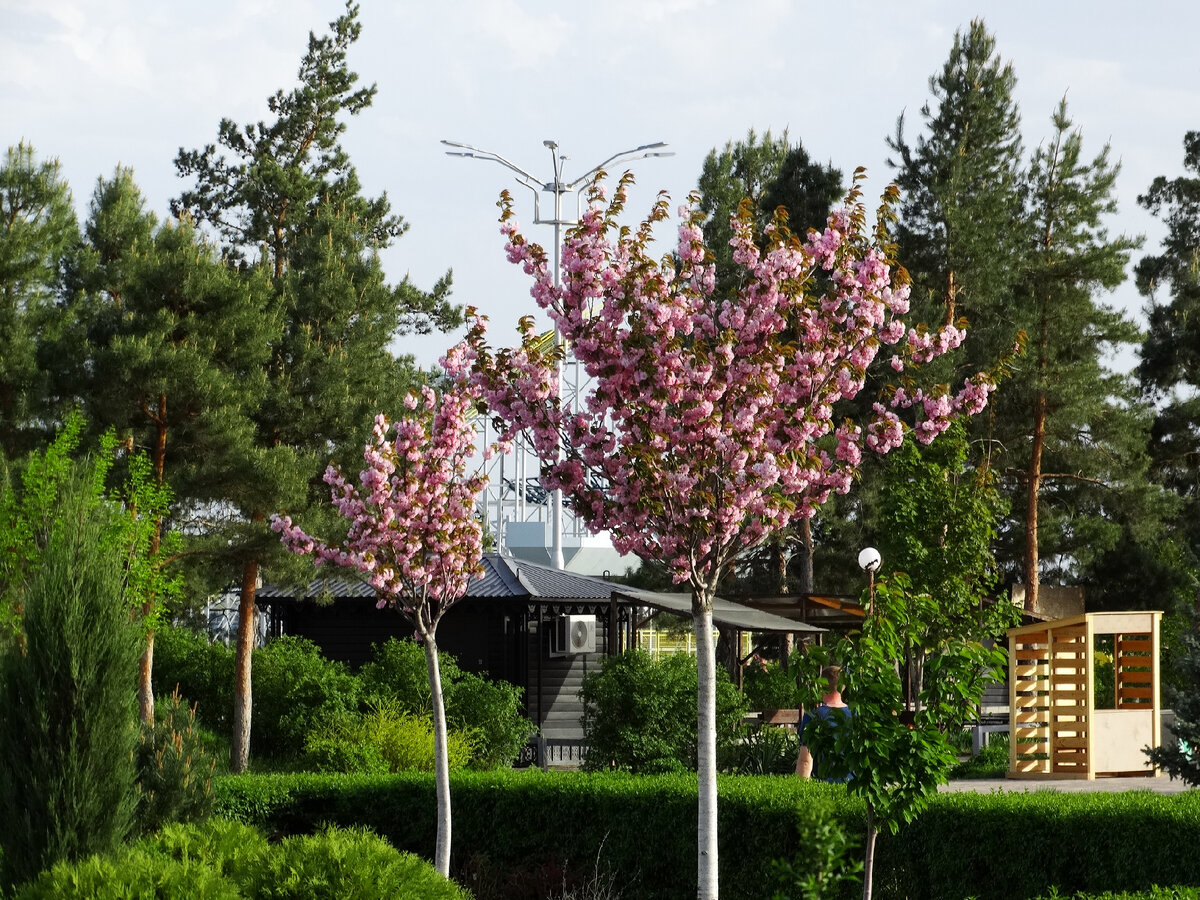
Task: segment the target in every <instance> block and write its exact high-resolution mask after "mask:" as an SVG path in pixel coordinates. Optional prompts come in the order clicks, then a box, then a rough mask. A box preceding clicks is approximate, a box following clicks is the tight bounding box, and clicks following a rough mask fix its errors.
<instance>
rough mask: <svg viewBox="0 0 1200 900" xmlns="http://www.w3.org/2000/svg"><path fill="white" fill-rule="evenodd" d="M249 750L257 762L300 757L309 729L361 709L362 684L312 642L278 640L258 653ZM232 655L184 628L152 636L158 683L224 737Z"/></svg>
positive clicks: (230, 693) (228, 715) (230, 700)
mask: <svg viewBox="0 0 1200 900" xmlns="http://www.w3.org/2000/svg"><path fill="white" fill-rule="evenodd" d="M251 665H252V667H253V671H254V718H253V727H252V731H251V744H252V750H253V752H254V754H255V755H256V756H260V757H265V758H268V759H286V758H289V757H294V756H298V755H299V754H300V753H301V751H302V750H303V747H304V740H305V737H306V735H307V734H308V732H309V731H311V730H312V729H314V728H315V727H317V726H318V725H319V724H321V723H323V722H326V721H328V720H330V719H334V718H336V717H338V716H353V715H356V714H357V713H358V711H359V709H360V705H361V701H362V691H361V686H360V684H359V681H358V679H357V678H356V677H355V676H354V675H353V674H352V673H351V672H350V671H349V670H348V669H347V668H346V666H344V665H343V664H342V663H339V662H332V661H330V660H327V659H325V658H324V657H323V656H322V655H321V652H320V649H319V648H318V647H317V645H316V644H314V643H313V642H312V641H309V640H306V639H304V638H298V637H288V636H285V637H281V638H276V639H275V640H273V641H271V642H270V643H268V644H267V645H266V646H265V647H263V648H261V649H258V650H255V651H254V657H253V660H252V661H251ZM233 669H234V650H233V648H232V647H227V646H225V645H224V644H221V643H214V642H212V641H209V640H208V638H207V637H205V636H204V635H202V634H198V633H196V632H193V631H189V630H188V629H186V628H176V627H165V628H163V629H161V630H160V632H158V633H157V634H156V636H155V657H154V680H155V684H156V685H157V686H158V687H159V688H160V689H161V688H166V689H167V690H173V689H175V688H176V686H178V689H179V693H180V694H182V695H183V697H184V698H185V699H186V700H187V701H188V702H189V703H194V704H195V705H196V718H197V720H198V721H199V722H200V723H201V724H202V725H204V726H206V727H208V728H211V729H213V730H214V731H216V732H218V733H219V734H221V735H228V734H229V733H230V720H231V713H232V710H233V683H234V677H233Z"/></svg>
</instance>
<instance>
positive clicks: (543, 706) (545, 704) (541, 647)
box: [258, 553, 821, 763]
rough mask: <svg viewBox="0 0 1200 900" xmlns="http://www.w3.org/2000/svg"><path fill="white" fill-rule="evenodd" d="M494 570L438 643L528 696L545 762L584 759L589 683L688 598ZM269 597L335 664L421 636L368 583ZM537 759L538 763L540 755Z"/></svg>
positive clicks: (756, 618)
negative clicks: (660, 615)
mask: <svg viewBox="0 0 1200 900" xmlns="http://www.w3.org/2000/svg"><path fill="white" fill-rule="evenodd" d="M483 569H484V574H483V575H482V577H480V578H477V579H475V580H474V581H473V582H472V583H471V586H470V588H469V589H468V591H467V594H466V595H465V596H464V597H463V598H462V599H461V600H459V601H458V602H457V603H455V604H454V605H453V606H452V607H451V608H450V609H449V610H448V611H447V612H446V614H445V616H444V618H443V619H442V622H441V624H440V625H439V626H438V646H439V648H441V649H442V650H444V651H446V652H448V653H451V654H453V655H454V656H455V657H456V658H457V660H458V663H459V665H460V666H461V667H462V668H463V669H465V670H467V671H470V672H475V673H477V674H480V675H486V676H488V677H490V678H493V679H501V680H504V681H508V682H510V683H512V684H515V685H517V686H518V687H520V688H522V689H523V690H524V696H525V707H526V714H527V715H528V716H529V717H530V718H531V719H532V720H533V721H534V723H535V724H536V725H537V726H538V728H539V730H540V737H539V740H538V744H537V746H536V748H535V752H536V753H537V759H538V761H539V762H542V763H546V762H559V761H561V762H568V763H569V762H577V761H578V759H579V754H580V753H581V752H582V742H583V728H582V725H581V723H580V717H581V715H582V712H583V710H582V706H581V704H580V702H579V698H578V696H577V695H578V693H579V688H580V686H581V685H582V682H583V676H584V674H585V673H587V672H588V671H591V670H595V669H596V668H598V667H599V665H600V662H601V659H602V658H603V656H605V655H606V654H617V653H620V652H621V651H622V650H625V649H628V648H630V647H633V646H635V644H636V634H637V628H638V627H639V626H640V625H641V624H642V623H643V622H644V621H645V619H646V618H647V617H648V616H650V615H652V614H653V613H654V612H655V611H658V610H667V611H671V612H677V613H682V614H687V615H690V604H691V601H690V599H689V597H688V596H687V595H685V594H662V593H654V592H649V591H638V590H632V589H630V588H628V587H626V586H624V585H620V584H616V583H614V582H610V581H605V580H604V579H602V578H598V577H594V576H588V575H576V574H574V573H571V572H564V571H561V570H556V569H551V568H549V567H547V566H540V565H537V564H534V563H528V562H522V561H518V560H516V559H513V558H512V557H504V556H500V555H499V554H494V553H493V554H485V555H484V558H483ZM258 601H259V603H260V604H261V605H263V606H264V607H266V608H267V609H268V610H269V613H270V621H271V633H272V634H273V635H280V634H290V635H298V636H302V637H306V638H308V639H309V640H311V641H313V642H314V643H316V644H317V645H318V646H319V647H320V648H321V651H322V653H324V654H325V656H327V657H328V658H330V659H336V660H340V661H342V662H345V663H347V664H348V665H350V666H351V667H352V668H357V667H358V666H361V665H362V664H363V663H365V662H367V661H368V660H369V659H370V658H371V655H372V645H373V644H381V643H384V642H386V641H387V639H388V638H389V637H396V638H412V637H413V628H412V624H411V623H409V622H408V620H407V619H405V617H404V616H403V615H402V614H400V613H399V612H397V611H395V610H394V609H390V608H384V609H379V608H378V607H377V605H376V603H377V596H376V593H375V591H374V590H373V589H372V588H371V587H370V586H369V585H367V584H365V583H363V582H361V581H353V580H347V579H333V580H321V581H314V582H312V583H311V584H309V585H306V586H304V587H301V588H298V589H297V588H287V587H282V586H276V585H264V586H263V587H262V588H260V589H259V591H258ZM714 619H715V620H716V621H717V622H718V623H719V624H722V625H725V626H727V627H731V628H734V629H739V630H746V631H757V632H762V631H775V632H791V633H794V632H805V631H809V632H814V631H819V630H821V629H818V628H815V627H814V626H812V625H808V624H804V623H801V622H798V621H793V620H790V619H786V618H782V617H780V616H777V615H772V614H770V613H766V612H763V611H761V610H755V609H750V608H747V607H744V606H740V605H737V604H732V603H725V602H722V601H718V602H717V605H716V608H715V610H714ZM530 761H532V759H531V760H530Z"/></svg>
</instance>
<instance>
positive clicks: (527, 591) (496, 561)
mask: <svg viewBox="0 0 1200 900" xmlns="http://www.w3.org/2000/svg"><path fill="white" fill-rule="evenodd" d="M481 563H482V565H483V575H482V576H480V577H479V578H476V579H474V580H473V581H472V582H471V585H470V587H469V588H468V589H467V593H466V594H465V595H464V596H463V599H464V600H466V599H500V600H506V599H513V600H526V601H535V600H545V601H563V600H568V601H570V600H593V601H608V600H611V599H612V598H614V597H615V598H617V599H619V600H625V601H627V602H630V603H635V604H637V605H639V606H650V607H653V608H655V609H661V610H666V611H668V612H673V613H678V614H681V615H685V616H690V615H691V614H692V597H691V595H690V594H685V593H671V594H668V593H659V592H656V591H642V590H637V589H636V588H631V587H628V586H627V585H623V584H617V583H616V582H613V581H606V580H604V579H603V578H599V577H596V576H594V575H577V574H575V573H574V572H565V571H562V570H560V569H552V568H550V567H549V566H541V565H538V564H537V563H530V562H524V561H523V560H517V559H514V558H512V557H510V556H501V555H500V554H498V553H485V554H484V555H483V559H482V560H481ZM258 597H259V599H262V600H305V599H310V598H311V599H318V598H326V599H330V600H342V599H351V598H358V599H374V598H375V597H376V593H375V589H374V588H372V587H371V586H370V585H369V584H367V583H366V582H365V581H360V580H357V579H351V578H328V579H316V580H314V581H311V582H309V583H308V584H307V585H305V586H302V587H295V586H291V587H289V586H284V585H273V584H264V585H263V586H262V587H261V588H259V589H258ZM713 620H714V621H715V622H717V623H718V624H720V625H730V626H733V627H734V628H741V629H742V630H743V631H778V632H789V631H790V632H795V631H810V632H815V631H825V629H824V628H818V627H816V626H814V625H808V624H806V623H804V622H796V621H793V620H792V619H787V618H784V617H783V616H776V615H773V614H772V613H768V612H762V611H761V610H757V609H751V608H750V607H748V606H742V605H741V604H739V603H732V602H730V601H728V600H722V599H720V598H717V599H716V600H714V601H713Z"/></svg>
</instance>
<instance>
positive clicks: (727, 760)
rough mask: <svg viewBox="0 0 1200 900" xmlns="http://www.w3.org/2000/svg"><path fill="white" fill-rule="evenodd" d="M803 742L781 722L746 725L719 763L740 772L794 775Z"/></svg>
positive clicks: (729, 769) (725, 767) (722, 767)
mask: <svg viewBox="0 0 1200 900" xmlns="http://www.w3.org/2000/svg"><path fill="white" fill-rule="evenodd" d="M799 753H800V741H799V739H798V738H797V737H796V733H795V732H794V731H792V730H791V729H789V728H783V727H780V726H778V725H761V726H759V727H756V728H747V729H746V730H745V732H744V734H743V736H742V738H741V739H740V740H737V741H735V742H733V743H731V744H730V745H729V746H728V748H727V749H726V753H725V755H724V757H723V758H721V759H720V760H719V765H720V768H721V770H722V771H724V772H733V773H734V774H737V775H791V774H794V773H795V771H796V756H797V755H798V754H799Z"/></svg>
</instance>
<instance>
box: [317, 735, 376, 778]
mask: <svg viewBox="0 0 1200 900" xmlns="http://www.w3.org/2000/svg"><path fill="white" fill-rule="evenodd" d="M304 767H305V768H306V769H311V770H312V771H314V772H345V773H346V774H349V775H386V774H387V773H388V772H390V771H391V766H389V765H388V761H387V760H386V759H384V758H383V752H382V751H381V750H380V749H379V747H378V746H376V745H375V744H373V743H371V742H370V741H368V740H364V739H361V738H360V737H357V736H355V737H352V736H351V735H349V734H346V733H345V732H344V730H341V731H340V732H339V733H336V734H330V733H328V732H326V731H323V730H318V731H316V732H314V733H313V734H310V735H309V736H308V738H306V739H305V742H304Z"/></svg>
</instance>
